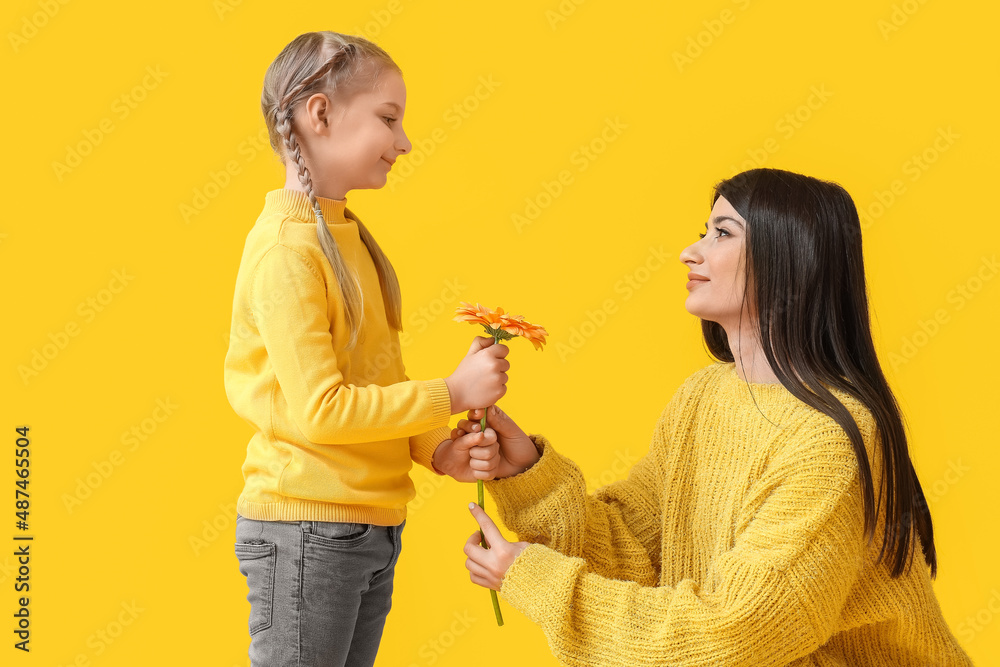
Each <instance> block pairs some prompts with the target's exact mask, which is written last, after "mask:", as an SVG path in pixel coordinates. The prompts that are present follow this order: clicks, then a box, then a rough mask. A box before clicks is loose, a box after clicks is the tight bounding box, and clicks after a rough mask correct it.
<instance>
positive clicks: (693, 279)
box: [686, 273, 708, 289]
mask: <svg viewBox="0 0 1000 667" xmlns="http://www.w3.org/2000/svg"><path fill="white" fill-rule="evenodd" d="M707 282H708V278H706V277H705V276H703V275H701V274H698V273H689V274H688V282H687V285H686V287H687V288H688V289H691V288H692V287H694V286H695V285H698V284H700V283H707Z"/></svg>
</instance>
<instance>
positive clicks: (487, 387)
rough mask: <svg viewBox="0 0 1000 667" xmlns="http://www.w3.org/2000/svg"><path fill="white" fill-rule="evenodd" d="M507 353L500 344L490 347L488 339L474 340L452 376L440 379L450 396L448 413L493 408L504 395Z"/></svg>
mask: <svg viewBox="0 0 1000 667" xmlns="http://www.w3.org/2000/svg"><path fill="white" fill-rule="evenodd" d="M508 352H510V348H508V347H507V346H506V345H504V344H503V343H496V344H494V343H493V339H492V338H490V337H488V336H476V338H474V339H473V341H472V346H471V347H469V352H468V354H466V355H465V358H464V359H462V361H461V362H460V363H459V364H458V368H456V369H455V372H454V373H452V374H451V375H449V376H448V377H446V378H445V379H444V381H445V384H447V385H448V393H449V394H451V413H452V414H458V413H459V412H465V411H466V410H468V409H470V408H475V407H483V406H487V405H493V404H494V403H496V402H497V401H499V400H500V397H502V396H503V395H504V394H506V393H507V371H508V370H510V362H509V361H507V360H506V359H504V357H506V356H507V353H508Z"/></svg>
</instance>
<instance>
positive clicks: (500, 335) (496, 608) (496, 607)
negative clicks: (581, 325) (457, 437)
mask: <svg viewBox="0 0 1000 667" xmlns="http://www.w3.org/2000/svg"><path fill="white" fill-rule="evenodd" d="M486 333H488V334H489V335H491V336H493V344H494V345H495V344H497V343H499V342H500V341H501V340H509V339H510V338H513V335H512V334H509V333H507V332H506V331H503V330H502V329H496V330H494V329H491V328H489V327H486ZM486 410H489V408H488V407H487V408H484V409H483V418H482V419H481V420H479V432H480V433H485V432H486ZM476 491H477V492H478V495H479V508H480V509H481V510H483V511H484V512H485V511H486V507H485V505H484V504H483V503H484V494H483V480H481V479H477V480H476ZM479 543H480V544H481V545H482V546H483V548H484V549H489V547H488V546H486V535H484V534H483V531H482V529H480V530H479ZM490 599H491V600H492V601H493V613H494V614H495V615H496V617H497V625H500V626H502V625H503V614H501V613H500V600H498V599H497V592H496V591H495V590H493V589H492V588H491V589H490Z"/></svg>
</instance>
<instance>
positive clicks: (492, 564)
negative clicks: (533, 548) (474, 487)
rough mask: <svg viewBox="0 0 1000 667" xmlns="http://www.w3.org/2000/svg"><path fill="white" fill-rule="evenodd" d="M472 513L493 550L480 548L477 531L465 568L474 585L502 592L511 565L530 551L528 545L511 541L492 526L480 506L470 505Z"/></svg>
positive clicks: (467, 546) (469, 545)
mask: <svg viewBox="0 0 1000 667" xmlns="http://www.w3.org/2000/svg"><path fill="white" fill-rule="evenodd" d="M469 510H471V511H472V516H474V517H475V519H476V522H477V523H478V524H479V527H480V528H481V529H482V531H483V534H484V535H485V536H486V544H488V545H489V547H490V548H489V549H484V548H482V547H481V546H479V531H478V530H477V531H476V532H474V533H473V534H472V535H470V536H469V539H468V540H466V542H465V549H463V551H465V555H466V556H468V558H466V559H465V567H466V569H467V570H468V571H469V578H470V579H471V580H472V583H474V584H477V585H479V586H482V587H483V588H491V589H493V590H495V591H499V590H500V586H501V584H503V578H504V575H506V574H507V570H508V569H509V568H510V564H511V563H513V562H514V559H515V558H517V556H518V554H520V553H521V552H522V551H524V550H525V548H527V546H528V542H508V541H507V540H505V539H504V537H503V535H501V534H500V529H499V528H497V526H496V524H495V523H493V520H492V519H491V518H490V517H489V515H488V514H486V512H484V511H483V510H482V508H480V507H479V505H477V504H476V503H469Z"/></svg>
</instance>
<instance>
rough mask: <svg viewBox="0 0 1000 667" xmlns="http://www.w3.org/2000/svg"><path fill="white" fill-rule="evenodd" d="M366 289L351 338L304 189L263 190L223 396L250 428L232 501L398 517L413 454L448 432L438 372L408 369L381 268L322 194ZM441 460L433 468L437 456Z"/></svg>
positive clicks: (360, 518)
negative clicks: (429, 374)
mask: <svg viewBox="0 0 1000 667" xmlns="http://www.w3.org/2000/svg"><path fill="white" fill-rule="evenodd" d="M318 201H319V204H320V208H321V210H322V211H323V216H324V217H325V218H326V221H327V227H328V228H329V229H330V233H331V234H332V235H333V237H334V239H335V240H336V242H337V245H338V247H339V248H340V252H341V254H342V255H343V257H344V260H345V261H346V262H347V265H348V266H349V267H350V270H351V272H352V273H353V274H354V275H355V276H357V279H358V282H359V284H360V285H361V291H362V294H363V296H364V316H363V322H362V326H361V332H360V335H359V338H358V344H357V346H356V347H354V349H350V350H349V349H347V338H348V328H347V321H346V317H345V311H344V304H343V301H342V299H341V296H340V289H339V287H338V284H337V279H336V277H335V276H334V273H333V268H332V267H331V266H330V262H329V261H327V259H326V256H325V255H324V254H323V250H322V249H321V248H320V245H319V239H318V238H317V236H316V219H315V218H314V217H313V211H312V207H311V206H310V204H309V199H308V197H306V195H305V193H302V192H298V191H296V190H289V189H285V188H283V189H280V190H272V191H271V192H268V193H267V195H266V196H265V198H264V208H263V210H262V211H261V214H260V216H259V217H258V218H257V222H256V224H255V225H254V226H253V229H251V230H250V232H249V234H248V235H247V239H246V245H245V247H244V249H243V258H242V260H241V261H240V269H239V273H238V274H237V277H236V288H235V294H234V296H233V320H232V330H231V333H230V338H229V351H228V353H227V354H226V362H225V385H226V396H227V397H228V398H229V402H230V404H231V405H232V406H233V409H234V410H235V411H236V413H237V414H239V415H240V416H241V417H243V419H245V420H246V421H247V423H248V424H250V426H251V427H252V428H253V437H251V438H250V442H249V444H248V445H247V455H246V461H245V462H244V463H243V478H244V480H245V483H244V487H243V492H242V493H241V494H240V497H239V500H238V501H237V503H236V510H237V511H238V512H239V513H240V514H241V515H243V516H245V517H247V518H250V519H260V520H265V521H275V520H286V521H288V520H291V521H298V520H313V521H350V522H359V523H372V524H377V525H384V526H391V525H398V524H399V523H401V522H402V521H403V519H404V518H405V517H406V503H407V502H408V501H409V500H410V499H411V498H413V497H414V495H415V492H414V489H413V483H412V482H411V481H410V477H409V470H410V467H411V464H410V461H411V460H413V461H417V462H418V463H421V464H423V465H425V466H427V467H428V468H431V456H432V455H433V454H434V450H435V448H436V447H437V446H438V445H439V444H440V443H441V441H442V440H445V439H447V438H448V435H449V431H448V428H447V425H448V419H449V418H450V416H451V398H450V396H449V393H448V386H447V385H446V384H445V381H444V379H442V378H437V379H434V380H426V381H416V380H410V379H409V378H407V377H406V373H405V371H404V368H403V362H402V357H401V354H400V347H399V336H398V333H397V332H396V330H395V329H393V328H392V327H390V326H389V323H388V321H387V320H386V316H385V306H384V305H383V301H382V292H381V289H380V287H379V281H378V274H377V273H376V271H375V264H374V263H373V262H372V258H371V256H370V255H369V254H368V249H367V248H366V246H365V245H364V242H363V241H362V240H361V237H360V234H359V230H358V225H357V223H356V222H355V221H354V220H351V219H348V218H346V217H345V215H344V211H345V206H346V205H347V201H346V200H343V199H339V200H338V199H328V198H326V197H319V198H318ZM431 469H433V468H431Z"/></svg>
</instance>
